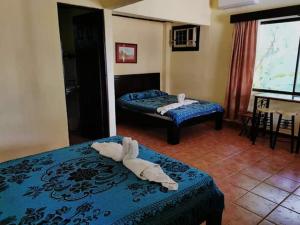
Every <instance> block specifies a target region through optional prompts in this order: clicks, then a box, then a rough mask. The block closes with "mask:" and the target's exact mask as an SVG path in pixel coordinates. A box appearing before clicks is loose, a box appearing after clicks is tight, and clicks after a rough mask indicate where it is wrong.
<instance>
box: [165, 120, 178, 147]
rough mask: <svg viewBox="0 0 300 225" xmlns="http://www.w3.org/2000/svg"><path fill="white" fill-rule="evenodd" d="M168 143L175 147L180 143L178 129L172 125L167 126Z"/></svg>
mask: <svg viewBox="0 0 300 225" xmlns="http://www.w3.org/2000/svg"><path fill="white" fill-rule="evenodd" d="M167 135H168V137H167V139H168V143H169V144H171V145H177V144H179V142H180V127H177V126H176V125H174V124H172V125H170V126H168V134H167Z"/></svg>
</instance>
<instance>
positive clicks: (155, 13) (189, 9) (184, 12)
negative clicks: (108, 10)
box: [114, 0, 211, 25]
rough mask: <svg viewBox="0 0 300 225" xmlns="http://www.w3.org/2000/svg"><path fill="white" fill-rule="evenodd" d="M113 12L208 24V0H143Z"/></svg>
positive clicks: (209, 12)
mask: <svg viewBox="0 0 300 225" xmlns="http://www.w3.org/2000/svg"><path fill="white" fill-rule="evenodd" d="M114 11H115V12H118V13H122V14H126V15H134V16H140V17H146V18H154V19H160V20H166V21H174V22H182V23H191V24H202V25H209V24H210V14H211V11H210V4H209V0H185V1H183V0H144V1H141V2H137V3H135V4H132V5H128V6H125V7H121V8H118V9H115V10H114Z"/></svg>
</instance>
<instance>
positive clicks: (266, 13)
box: [230, 5, 300, 23]
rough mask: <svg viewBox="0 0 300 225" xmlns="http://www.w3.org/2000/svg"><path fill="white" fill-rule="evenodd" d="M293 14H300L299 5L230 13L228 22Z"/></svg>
mask: <svg viewBox="0 0 300 225" xmlns="http://www.w3.org/2000/svg"><path fill="white" fill-rule="evenodd" d="M295 15H298V16H300V5H294V6H288V7H282V8H275V9H267V10H261V11H256V12H249V13H242V14H236V15H231V16H230V23H239V22H245V21H251V20H262V19H272V18H278V17H285V16H295Z"/></svg>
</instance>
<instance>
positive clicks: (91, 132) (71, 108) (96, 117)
mask: <svg viewBox="0 0 300 225" xmlns="http://www.w3.org/2000/svg"><path fill="white" fill-rule="evenodd" d="M58 17H59V29H60V39H61V46H62V55H63V65H64V80H65V93H66V105H67V114H68V129H69V139H70V144H77V143H81V142H84V141H87V140H92V139H97V138H103V137H107V136H108V134H109V128H108V100H107V97H108V96H107V83H106V77H107V76H106V59H105V35H104V33H105V30H104V15H103V10H99V9H93V8H86V7H79V6H73V5H68V4H62V3H58Z"/></svg>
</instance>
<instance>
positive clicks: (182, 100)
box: [177, 93, 185, 103]
mask: <svg viewBox="0 0 300 225" xmlns="http://www.w3.org/2000/svg"><path fill="white" fill-rule="evenodd" d="M177 100H178V103H183V102H184V100H185V94H183V93H182V94H178V95H177Z"/></svg>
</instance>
